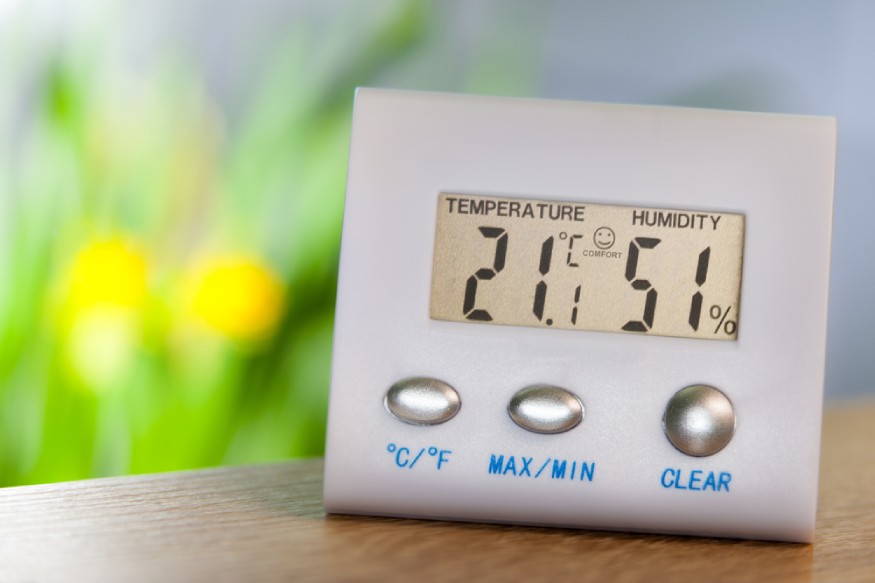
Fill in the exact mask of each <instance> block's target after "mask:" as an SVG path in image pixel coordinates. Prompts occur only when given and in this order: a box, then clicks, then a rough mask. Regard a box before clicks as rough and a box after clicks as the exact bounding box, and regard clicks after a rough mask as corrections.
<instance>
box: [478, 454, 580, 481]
mask: <svg viewBox="0 0 875 583" xmlns="http://www.w3.org/2000/svg"><path fill="white" fill-rule="evenodd" d="M487 471H488V472H489V473H490V474H492V475H494V476H506V477H510V478H533V479H538V478H540V479H542V480H568V481H577V482H584V481H585V482H592V481H593V479H595V462H594V461H588V460H568V459H561V458H552V457H548V458H546V459H536V458H534V457H530V456H524V455H505V454H495V453H493V454H491V455H490V456H489V465H488V466H487Z"/></svg>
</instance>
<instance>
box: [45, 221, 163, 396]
mask: <svg viewBox="0 0 875 583" xmlns="http://www.w3.org/2000/svg"><path fill="white" fill-rule="evenodd" d="M63 283H64V287H63V289H64V296H63V303H62V304H61V306H62V312H61V315H62V320H61V322H62V323H63V325H64V328H63V329H64V334H65V340H66V344H65V356H66V358H67V363H68V364H69V366H70V367H71V372H73V373H74V374H75V376H76V377H77V378H79V379H80V380H81V381H82V382H83V383H84V384H85V385H86V386H88V387H90V388H92V389H94V390H101V391H102V390H106V389H108V388H110V387H115V386H119V385H121V384H122V383H123V380H124V378H125V377H126V375H127V374H128V372H129V370H130V366H131V364H132V363H133V360H134V355H135V353H136V348H137V345H138V343H139V340H140V333H141V323H142V311H143V309H144V308H145V304H146V300H147V296H148V281H147V263H146V258H145V256H144V255H143V254H142V253H141V252H140V251H139V250H138V249H137V248H136V247H135V246H134V245H133V244H131V243H129V242H127V241H125V240H124V239H122V238H120V237H115V238H109V239H99V240H95V241H92V242H91V243H88V244H87V245H85V246H84V247H82V248H81V249H80V250H79V251H78V253H76V255H75V256H74V258H73V261H72V263H71V264H70V266H69V269H68V270H67V273H66V279H65V280H64V281H63Z"/></svg>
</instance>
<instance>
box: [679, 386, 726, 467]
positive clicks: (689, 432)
mask: <svg viewBox="0 0 875 583" xmlns="http://www.w3.org/2000/svg"><path fill="white" fill-rule="evenodd" d="M662 428H663V431H665V435H666V437H668V440H669V441H670V442H671V444H672V445H673V446H675V448H677V449H678V450H679V451H681V452H683V453H685V454H687V455H691V456H696V457H703V456H708V455H713V454H715V453H717V452H718V451H720V450H721V449H723V448H724V447H726V444H727V443H729V440H730V439H732V435H733V433H735V410H734V409H733V408H732V402H731V401H730V400H729V398H728V397H727V396H726V395H724V394H723V393H721V392H720V391H719V390H717V389H715V388H714V387H711V386H709V385H690V386H689V387H685V388H683V389H681V390H680V391H678V392H677V393H675V394H674V396H673V397H672V398H671V399H670V400H669V402H668V405H667V406H666V407H665V414H664V415H663V416H662Z"/></svg>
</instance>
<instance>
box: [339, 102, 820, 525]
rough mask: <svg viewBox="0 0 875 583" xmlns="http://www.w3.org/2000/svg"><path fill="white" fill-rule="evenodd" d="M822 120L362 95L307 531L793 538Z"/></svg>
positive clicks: (815, 351) (814, 368) (814, 432)
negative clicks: (377, 521) (347, 521)
mask: <svg viewBox="0 0 875 583" xmlns="http://www.w3.org/2000/svg"><path fill="white" fill-rule="evenodd" d="M834 156H835V123H834V120H832V119H829V118H817V117H801V116H784V115H766V114H753V113H740V112H724V111H708V110H694V109H681V108H665V107H641V106H619V105H602V104H587V103H569V102H551V101H530V100H520V99H505V98H491V97H477V96H458V95H442V94H428V93H414V92H399V91H384V90H372V89H361V90H359V92H358V94H357V97H356V105H355V113H354V119H353V130H352V146H351V152H350V163H349V176H348V184H347V199H346V209H345V216H344V227H343V244H342V251H341V262H340V277H339V287H338V299H337V315H336V327H335V341H334V356H333V366H332V382H331V398H330V413H329V432H328V439H327V449H326V467H325V505H326V508H327V510H328V511H330V512H341V513H356V514H381V515H392V516H408V517H418V518H441V519H454V520H468V521H489V522H508V523H523V524H534V525H556V526H565V527H583V528H598V529H612V530H637V531H653V532H665V533H681V534H701V535H714V536H730V537H746V538H763V539H776V540H789V541H811V540H812V539H813V533H814V517H815V510H816V498H817V472H818V455H819V443H820V418H821V400H822V392H823V368H824V348H825V338H826V306H827V287H828V279H829V259H830V231H831V220H832V196H833V194H832V193H833V173H834V162H835V161H834Z"/></svg>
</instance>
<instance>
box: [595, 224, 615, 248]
mask: <svg viewBox="0 0 875 583" xmlns="http://www.w3.org/2000/svg"><path fill="white" fill-rule="evenodd" d="M592 240H593V242H594V243H595V246H596V247H598V248H599V249H610V248H611V247H613V246H614V241H615V240H616V236H615V235H614V231H612V230H611V229H609V228H608V227H599V228H598V229H596V231H595V233H593V235H592Z"/></svg>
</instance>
